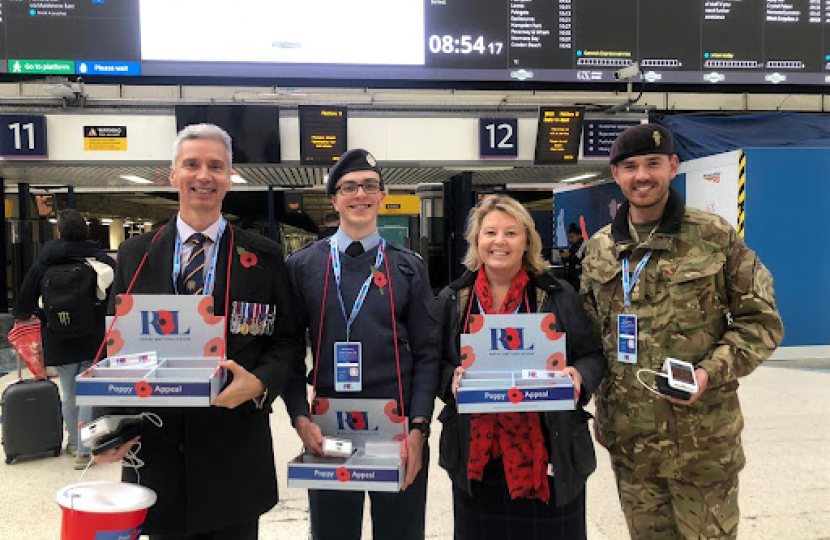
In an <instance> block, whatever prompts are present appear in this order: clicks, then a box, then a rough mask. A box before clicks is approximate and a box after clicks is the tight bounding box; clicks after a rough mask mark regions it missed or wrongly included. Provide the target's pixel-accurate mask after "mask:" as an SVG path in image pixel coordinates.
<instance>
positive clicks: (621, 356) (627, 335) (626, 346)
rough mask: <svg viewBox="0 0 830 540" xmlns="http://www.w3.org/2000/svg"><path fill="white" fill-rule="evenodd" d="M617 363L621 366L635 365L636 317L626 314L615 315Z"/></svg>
mask: <svg viewBox="0 0 830 540" xmlns="http://www.w3.org/2000/svg"><path fill="white" fill-rule="evenodd" d="M617 361H618V362H622V363H623V364H636V363H637V316H636V315H631V314H628V313H620V314H619V315H617Z"/></svg>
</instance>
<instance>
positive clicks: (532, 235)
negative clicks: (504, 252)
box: [462, 195, 550, 275]
mask: <svg viewBox="0 0 830 540" xmlns="http://www.w3.org/2000/svg"><path fill="white" fill-rule="evenodd" d="M496 210H498V211H499V212H504V213H505V214H507V215H508V216H510V217H512V218H513V219H515V220H516V221H517V222H518V223H519V224H520V225H521V226H522V227H524V229H525V235H526V236H527V250H526V251H525V252H524V254H523V255H522V266H524V268H525V270H526V271H527V273H528V274H531V275H539V274H541V273H543V272H544V271H545V270H547V269H548V267H549V266H550V265H549V264H548V263H547V262H546V261H545V259H544V258H543V257H542V239H541V237H540V236H539V233H538V232H536V224H535V223H534V222H533V218H532V217H530V213H529V212H528V211H527V209H526V208H525V207H524V206H522V204H521V203H520V202H519V201H517V200H516V199H514V198H513V197H509V196H507V195H488V196H487V197H485V198H484V199H483V200H482V201H481V202H480V203H478V205H476V206H475V207H474V208H473V209H472V210H470V215H469V216H467V228H466V230H465V232H464V236H465V238H466V239H467V253H466V254H465V255H464V260H463V261H462V263H463V264H464V266H466V267H467V270H470V271H471V272H475V271H477V270H478V269H479V268H481V257H480V256H479V254H478V234H479V233H480V232H481V222H482V221H484V217H485V216H486V215H487V214H489V213H490V212H493V211H496Z"/></svg>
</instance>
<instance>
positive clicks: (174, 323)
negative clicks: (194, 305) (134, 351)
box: [141, 311, 190, 336]
mask: <svg viewBox="0 0 830 540" xmlns="http://www.w3.org/2000/svg"><path fill="white" fill-rule="evenodd" d="M151 330H152V331H154V332H155V333H156V334H158V335H161V336H173V335H187V334H189V333H190V328H188V329H186V330H182V329H181V328H179V312H178V311H142V312H141V334H142V335H145V336H149V335H150V333H151Z"/></svg>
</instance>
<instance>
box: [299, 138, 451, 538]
mask: <svg viewBox="0 0 830 540" xmlns="http://www.w3.org/2000/svg"><path fill="white" fill-rule="evenodd" d="M326 193H327V195H328V196H329V199H330V200H331V202H332V205H333V206H334V209H335V210H336V211H337V212H339V214H340V227H339V228H338V230H337V232H336V233H335V234H334V235H333V236H332V237H331V238H326V239H323V240H319V241H317V242H316V243H314V244H311V245H310V246H308V247H306V248H304V249H301V250H300V251H298V252H296V253H294V254H293V255H292V256H291V257H290V258H289V259H288V262H287V265H288V273H289V279H290V280H291V286H292V289H293V292H294V294H295V296H296V305H297V311H298V318H299V319H300V320H301V323H302V324H304V325H305V326H306V327H308V328H309V330H310V337H311V350H312V356H314V355H316V354H317V351H318V348H319V359H317V363H318V364H319V368H318V369H319V371H318V373H317V377H316V380H317V395H318V396H319V397H327V398H333V397H337V398H352V399H359V398H396V399H397V398H398V395H399V390H398V373H397V366H396V359H395V358H396V349H397V354H399V355H400V370H401V371H400V376H401V380H402V391H403V400H404V404H403V405H404V412H405V413H406V415H407V416H408V418H409V435H408V437H407V439H406V441H405V442H403V443H402V447H401V454H402V458H403V460H404V462H405V465H406V477H405V479H404V483H403V490H402V491H401V492H400V493H380V492H370V494H369V496H370V498H371V501H372V528H373V537H374V538H375V539H378V540H384V539H387V540H405V539H422V538H424V516H425V504H426V489H427V465H428V463H429V453H428V449H429V447H428V446H427V437H429V425H430V420H431V418H432V408H433V404H434V401H435V396H436V392H437V390H438V370H439V358H438V348H437V347H436V346H435V344H434V343H432V341H431V338H430V332H429V320H428V315H427V305H428V302H430V301H432V298H433V296H432V291H431V289H430V286H429V280H428V277H427V269H426V266H425V265H424V262H423V260H422V259H421V257H420V256H418V255H417V254H416V253H413V252H412V251H409V250H407V249H404V248H402V247H400V246H397V245H394V244H391V243H386V242H385V241H384V240H383V239H381V237H380V235H379V234H378V211H379V210H380V207H381V204H382V203H383V200H384V199H385V198H386V193H385V190H384V185H383V179H382V178H381V171H380V168H379V167H378V165H377V162H376V161H375V159H374V157H373V156H372V155H371V154H370V153H369V152H367V151H366V150H360V149H355V150H350V151H348V152H346V153H345V154H343V155H342V156H341V157H340V160H339V161H338V162H337V164H336V165H335V166H334V167H332V169H331V171H330V172H329V177H328V184H327V187H326ZM387 269H388V274H387ZM378 271H379V272H382V273H383V274H384V276H383V277H379V276H377V275H376V274H377V273H378ZM337 274H340V276H339V279H338V278H337V277H336V275H337ZM389 278H391V283H389V282H388V281H387V280H388V279H389ZM367 285H368V287H367ZM326 290H327V292H326ZM324 295H325V305H323V298H324ZM392 298H393V299H394V307H395V318H394V324H395V327H394V328H395V329H396V331H397V343H396V342H395V332H393V318H392V309H391V305H390V299H392ZM321 309H322V310H323V313H322V314H321ZM321 319H322V326H323V328H322V333H321V329H320V324H321ZM347 341H349V342H360V343H361V344H362V346H361V349H360V350H361V351H362V357H361V359H360V361H361V363H362V366H361V371H362V381H361V383H362V390H361V391H359V392H347V391H344V392H336V391H335V386H334V381H333V379H334V367H333V357H334V354H335V343H337V342H347ZM314 365H315V362H314V358H312V371H311V372H310V373H309V375H308V378H307V379H306V377H305V369H304V366H303V367H301V368H300V369H298V370H297V372H298V373H297V374H296V375H295V376H294V378H293V379H292V380H291V381H290V382H289V384H288V387H287V388H286V391H285V395H284V400H285V403H286V407H287V409H288V413H289V415H290V416H291V421H292V424H293V425H294V427H295V428H296V430H297V433H298V435H299V436H300V438H301V439H302V441H303V444H304V445H305V447H306V449H308V450H309V451H310V452H312V453H313V454H318V455H319V454H320V453H321V451H322V442H323V435H322V433H321V431H320V428H319V426H317V425H316V424H314V423H312V422H311V420H310V416H309V404H308V398H307V394H306V392H307V386H306V381H308V383H312V381H313V379H314V373H313V366H314ZM308 499H309V509H310V512H311V532H312V536H313V538H314V539H315V540H327V539H336V540H349V539H354V540H359V538H360V535H361V526H362V522H363V503H364V499H365V493H364V492H362V491H330V490H309V493H308Z"/></svg>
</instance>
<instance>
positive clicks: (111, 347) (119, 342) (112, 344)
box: [107, 330, 124, 356]
mask: <svg viewBox="0 0 830 540" xmlns="http://www.w3.org/2000/svg"><path fill="white" fill-rule="evenodd" d="M123 347H124V338H122V337H121V332H119V331H118V330H113V331H112V332H110V335H109V337H108V338H107V356H114V355H115V354H117V353H118V352H119V351H121V349H122V348H123Z"/></svg>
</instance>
